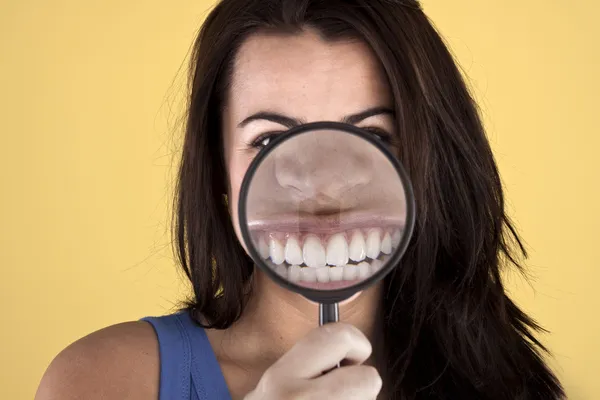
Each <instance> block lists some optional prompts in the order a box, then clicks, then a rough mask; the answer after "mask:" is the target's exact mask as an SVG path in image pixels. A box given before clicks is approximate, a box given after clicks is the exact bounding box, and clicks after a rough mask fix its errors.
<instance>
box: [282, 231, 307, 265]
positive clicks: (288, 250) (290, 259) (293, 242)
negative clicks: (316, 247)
mask: <svg viewBox="0 0 600 400" xmlns="http://www.w3.org/2000/svg"><path fill="white" fill-rule="evenodd" d="M285 261H286V262H287V263H288V264H291V265H294V264H297V265H300V264H302V262H304V259H303V258H302V249H301V248H300V244H298V240H297V239H296V238H295V237H293V236H290V237H289V238H288V240H287V243H286V244H285Z"/></svg>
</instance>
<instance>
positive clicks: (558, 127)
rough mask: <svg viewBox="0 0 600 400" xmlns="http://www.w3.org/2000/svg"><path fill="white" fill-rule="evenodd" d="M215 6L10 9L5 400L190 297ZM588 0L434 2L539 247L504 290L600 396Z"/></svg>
mask: <svg viewBox="0 0 600 400" xmlns="http://www.w3.org/2000/svg"><path fill="white" fill-rule="evenodd" d="M211 4H212V1H200V0H196V1H190V0H184V1H173V2H164V1H157V0H152V1H150V0H144V1H140V0H137V1H134V0H128V1H121V0H118V1H117V0H104V1H100V2H92V1H78V0H54V1H42V0H12V1H7V0H1V1H0V110H1V114H0V115H1V118H0V150H1V155H0V177H1V178H0V190H1V197H0V268H1V274H0V318H1V323H2V328H1V329H0V359H1V360H2V362H1V363H0V379H1V382H0V398H1V399H31V398H32V397H33V394H34V392H35V388H36V387H37V384H38V382H39V379H40V377H41V375H42V373H43V371H44V370H45V368H46V367H47V365H48V363H49V362H50V360H51V359H52V358H53V356H54V355H56V354H57V353H58V352H59V351H60V350H61V349H62V348H63V347H65V346H66V345H67V344H69V343H70V342H72V341H74V340H76V339H77V338H79V337H81V336H82V335H85V334H86V333H88V332H90V331H93V330H95V329H98V328H100V327H103V326H105V325H108V324H112V323H116V322H120V321H124V320H131V319H137V318H140V317H143V316H145V315H149V314H161V313H164V312H166V311H168V310H170V309H171V307H172V306H173V305H174V304H175V303H176V301H177V300H178V299H181V297H182V295H183V293H185V290H186V289H185V286H184V285H183V284H182V283H181V281H180V280H179V278H178V274H177V273H176V271H175V267H174V262H173V258H172V256H171V252H170V244H169V237H168V235H167V232H168V225H167V221H168V218H167V217H168V209H167V208H168V206H169V202H170V193H171V190H172V187H173V185H172V174H173V171H174V168H172V165H173V162H174V160H176V157H174V155H175V156H176V153H175V152H176V150H177V147H178V146H177V145H178V138H179V136H178V133H179V132H180V130H179V129H180V124H179V120H180V116H181V101H182V97H181V95H182V93H183V89H184V85H185V69H181V70H180V67H181V66H182V63H183V61H184V59H185V57H186V55H187V52H188V49H189V46H190V44H191V42H192V39H193V37H194V34H195V32H196V30H197V29H198V27H199V25H200V23H201V21H202V20H203V18H204V16H205V15H206V12H207V10H208V9H209V8H210V6H211ZM599 4H600V3H598V2H597V1H593V0H570V1H557V0H527V1H522V0H520V1H517V0H477V1H475V0H453V1H448V0H426V1H424V7H425V9H426V11H427V12H428V14H429V15H430V16H431V18H432V19H433V20H434V21H435V22H436V24H437V26H438V27H439V28H440V30H441V31H442V33H443V34H444V35H445V36H446V37H447V40H448V42H449V43H450V44H451V46H452V48H453V51H454V52H455V53H456V55H457V56H458V59H459V61H460V64H461V66H462V68H463V69H464V71H465V72H466V73H467V74H468V75H469V76H470V82H471V84H472V86H473V89H474V91H475V94H476V96H477V98H478V100H479V101H480V103H481V107H482V112H483V113H484V118H485V122H486V124H487V127H488V129H489V135H490V140H491V141H492V143H493V147H494V150H495V152H496V155H497V158H498V162H499V164H500V168H501V172H502V174H503V178H504V181H505V183H506V188H507V194H508V199H509V209H510V212H511V214H512V215H513V216H514V217H515V218H516V220H517V222H518V226H519V229H520V231H521V233H522V234H523V235H524V237H525V239H526V241H527V244H528V247H529V249H530V251H531V258H530V260H529V262H528V265H529V267H530V270H529V271H530V275H531V281H530V283H527V281H525V280H524V279H522V278H520V277H519V276H518V275H514V274H511V275H510V276H509V282H510V288H511V292H512V293H514V295H515V297H516V298H517V300H518V301H519V303H520V304H522V305H523V307H525V309H526V310H527V311H529V312H531V313H532V314H533V315H534V316H535V317H536V318H537V319H538V320H539V321H540V322H541V323H542V324H543V325H544V326H545V327H547V328H548V329H549V330H550V331H552V334H551V335H548V336H545V337H544V340H545V342H546V343H547V344H548V345H549V346H550V348H551V349H552V350H553V351H554V353H555V360H554V361H553V365H554V367H555V368H556V369H557V371H558V374H559V375H560V377H561V378H562V379H563V381H564V384H565V385H566V387H567V389H568V391H569V394H570V398H572V399H591V400H593V399H598V398H600V397H599V396H600V383H599V382H600V379H598V378H597V371H598V364H599V363H600V349H599V345H598V342H597V339H598V337H599V336H600V323H599V322H598V316H600V312H599V311H598V309H599V308H600V294H599V292H600V290H599V289H598V283H597V280H598V279H600V272H599V271H598V268H597V267H598V266H599V263H598V261H597V257H598V255H597V254H598V248H599V247H600V243H598V242H599V239H600V235H599V234H598V229H599V225H600V207H599V205H600V189H599V188H598V184H599V183H600V161H598V159H599V156H598V154H597V153H598V148H599V147H600V139H599V134H600V132H599V130H598V124H599V122H598V121H599V119H598V117H599V115H600V112H599V111H598V98H597V96H598V93H600V84H599V82H600V79H599V78H598V77H597V74H598V72H599V71H600V63H599V49H600V45H598V39H599V38H600V28H599V25H600V24H598V22H597V16H598V14H599V12H600V5H599Z"/></svg>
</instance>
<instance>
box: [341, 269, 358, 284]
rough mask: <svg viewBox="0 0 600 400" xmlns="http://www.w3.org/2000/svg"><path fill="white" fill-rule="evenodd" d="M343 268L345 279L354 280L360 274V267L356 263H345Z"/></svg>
mask: <svg viewBox="0 0 600 400" xmlns="http://www.w3.org/2000/svg"><path fill="white" fill-rule="evenodd" d="M342 269H343V270H344V279H345V280H347V281H352V280H354V279H356V276H357V275H358V267H357V266H356V265H345V266H344V267H343V268H342Z"/></svg>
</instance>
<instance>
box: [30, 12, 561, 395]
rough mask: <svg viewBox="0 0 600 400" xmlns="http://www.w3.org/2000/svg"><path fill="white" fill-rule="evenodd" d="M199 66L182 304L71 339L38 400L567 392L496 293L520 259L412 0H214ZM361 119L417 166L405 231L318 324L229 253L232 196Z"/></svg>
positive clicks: (186, 169) (188, 164) (442, 60)
mask: <svg viewBox="0 0 600 400" xmlns="http://www.w3.org/2000/svg"><path fill="white" fill-rule="evenodd" d="M191 67H192V68H191V74H190V81H191V94H190V97H189V109H188V111H189V115H188V119H187V131H186V137H185V142H184V148H183V154H182V162H181V169H180V175H179V186H178V200H177V203H176V210H177V211H176V224H175V233H176V239H177V243H178V253H179V257H180V261H181V264H182V266H183V268H184V270H185V272H186V274H187V277H188V278H189V279H190V281H191V283H192V285H193V288H194V298H193V300H192V301H190V302H189V304H188V307H186V309H185V310H184V311H183V312H181V313H178V314H176V315H171V316H166V317H160V318H149V319H146V320H144V321H137V322H129V323H125V324H120V325H116V326H112V327H108V328H106V329H103V330H101V331H98V332H96V333H93V334H91V335H89V336H87V337H85V338H83V339H81V340H79V341H78V342H76V343H74V344H72V345H71V346H69V347H68V348H67V349H65V350H64V351H63V352H62V353H61V354H60V355H59V356H57V358H56V359H55V360H54V361H53V363H52V365H51V366H50V367H49V369H48V371H47V372H46V375H45V376H44V378H43V380H42V383H41V385H40V389H39V391H38V395H37V398H39V399H55V398H60V399H70V398H73V399H80V398H86V399H95V398H98V399H101V398H102V399H104V398H115V399H116V398H118V399H121V398H129V399H138V398H139V399H148V398H157V397H159V395H160V398H161V399H171V398H186V399H219V398H233V399H248V400H255V399H288V398H290V399H291V398H309V399H321V398H327V399H329V400H335V399H374V398H379V399H502V400H505V399H543V400H550V399H560V398H564V394H563V390H562V388H561V385H560V383H559V382H558V381H557V379H556V377H555V376H554V375H553V373H552V372H551V371H550V369H549V368H548V366H547V365H546V364H545V363H544V361H543V359H542V356H543V353H544V351H545V349H544V347H543V346H542V345H541V344H540V343H539V342H538V341H537V340H536V339H535V337H534V333H535V331H537V330H539V329H540V328H539V327H538V326H537V325H536V324H535V323H534V322H533V321H532V320H531V319H530V318H529V317H528V316H527V315H525V314H524V313H523V312H522V311H521V310H520V309H519V308H518V307H517V306H516V305H515V304H514V303H513V302H512V301H511V300H510V299H509V298H508V296H507V295H506V292H505V289H504V287H503V283H502V280H501V275H500V268H501V265H502V264H503V263H507V264H513V265H514V266H518V255H519V254H520V253H523V254H524V249H523V247H522V245H521V242H520V241H519V238H518V236H517V234H516V232H515V230H514V229H513V226H512V225H511V223H510V221H509V219H508V218H507V216H506V214H505V212H504V200H503V193H502V187H501V182H500V178H499V176H498V171H497V167H496V165H495V162H494V159H493V156H492V152H491V150H490V146H489V144H488V141H487V139H486V137H485V134H484V130H483V127H482V124H481V121H480V119H479V116H478V114H477V112H476V106H475V104H474V102H473V99H472V98H471V96H470V95H469V93H468V91H467V89H466V87H465V84H464V82H463V79H462V77H461V75H460V74H459V71H458V69H457V67H456V65H455V63H454V61H453V59H452V57H451V55H450V53H449V51H448V50H447V48H446V46H445V45H444V43H443V41H442V40H441V38H440V36H439V35H438V34H437V33H436V31H435V30H434V28H433V27H432V25H431V23H430V22H429V21H428V19H427V17H426V16H425V15H424V13H423V11H422V10H421V8H420V5H419V3H418V2H417V1H415V0H222V1H221V2H220V3H219V4H218V5H217V6H216V8H215V9H214V10H213V11H212V12H211V14H210V15H209V16H208V18H207V20H206V22H205V24H204V26H203V28H202V30H201V32H200V34H199V37H198V39H197V41H196V44H195V48H194V52H193V58H192V66H191ZM373 110H375V111H373ZM357 114H358V115H362V119H361V118H359V119H357V120H356V125H357V126H358V127H360V128H363V129H365V130H367V131H370V132H374V133H376V134H377V135H380V136H381V137H384V138H386V140H389V141H390V145H391V146H392V147H393V148H394V149H395V151H396V155H397V156H398V158H399V159H400V161H401V162H402V163H403V165H404V166H405V167H406V169H407V170H408V171H409V174H410V177H411V179H412V183H413V186H414V190H415V197H416V204H417V221H416V226H415V232H414V234H413V237H412V240H411V243H410V245H409V248H408V250H407V252H406V253H405V256H404V258H403V259H402V261H401V265H399V266H398V267H397V268H395V270H394V272H393V273H391V274H390V275H388V276H387V277H386V279H385V281H384V282H381V283H380V284H377V285H375V286H373V287H371V288H369V289H367V290H365V291H364V292H362V293H360V294H359V295H358V296H357V297H355V298H353V299H351V300H349V301H348V302H346V303H345V304H342V305H341V314H342V315H343V319H344V321H345V322H344V323H339V324H332V325H328V326H325V327H322V328H316V329H315V328H314V327H315V325H316V315H317V312H316V306H315V305H314V304H313V303H310V302H308V301H307V300H305V299H304V298H302V297H301V296H298V295H296V294H293V293H291V292H289V291H287V290H285V289H282V288H280V287H279V286H277V285H276V284H275V283H273V282H272V281H270V280H269V278H267V277H266V276H265V275H264V274H263V273H262V272H261V271H260V270H258V269H255V268H254V267H253V264H252V262H251V260H250V258H249V257H248V255H247V253H246V252H245V250H244V247H243V246H242V245H241V244H240V243H241V236H240V234H239V224H238V218H237V213H236V210H237V202H238V195H239V190H240V184H241V181H242V179H243V176H244V174H245V172H246V170H247V168H248V165H249V163H250V161H251V160H252V157H254V156H255V155H256V153H257V152H258V151H259V149H260V147H261V146H263V145H264V144H266V143H267V142H268V140H269V139H270V138H271V137H272V136H273V135H277V134H278V133H281V132H284V131H286V130H287V129H289V128H291V127H293V126H295V125H298V124H301V123H303V122H313V121H323V120H327V121H340V120H344V119H345V118H346V117H347V116H348V115H357ZM510 245H514V246H515V247H516V249H514V250H513V248H512V247H510ZM203 327H204V328H203ZM344 359H345V360H346V361H345V365H344V366H343V367H341V368H339V369H336V370H334V371H332V372H329V373H326V374H322V372H323V371H327V370H329V369H330V368H331V367H332V366H334V365H335V364H336V363H338V362H339V361H341V360H344Z"/></svg>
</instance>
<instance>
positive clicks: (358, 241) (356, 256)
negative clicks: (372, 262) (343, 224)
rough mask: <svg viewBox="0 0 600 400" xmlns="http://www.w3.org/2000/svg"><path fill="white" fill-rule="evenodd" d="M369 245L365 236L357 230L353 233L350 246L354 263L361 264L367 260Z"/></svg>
mask: <svg viewBox="0 0 600 400" xmlns="http://www.w3.org/2000/svg"><path fill="white" fill-rule="evenodd" d="M366 249H367V245H366V243H365V238H364V237H363V234H362V233H361V232H360V231H358V230H356V231H354V232H353V233H352V238H351V239H350V246H349V256H350V259H351V260H352V261H355V262H359V261H362V260H364V259H365V257H366V255H367V253H366V251H367V250H366Z"/></svg>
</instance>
